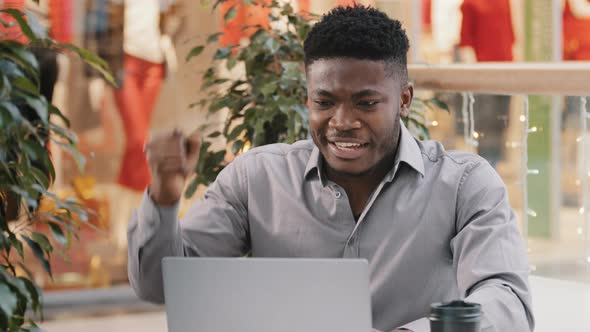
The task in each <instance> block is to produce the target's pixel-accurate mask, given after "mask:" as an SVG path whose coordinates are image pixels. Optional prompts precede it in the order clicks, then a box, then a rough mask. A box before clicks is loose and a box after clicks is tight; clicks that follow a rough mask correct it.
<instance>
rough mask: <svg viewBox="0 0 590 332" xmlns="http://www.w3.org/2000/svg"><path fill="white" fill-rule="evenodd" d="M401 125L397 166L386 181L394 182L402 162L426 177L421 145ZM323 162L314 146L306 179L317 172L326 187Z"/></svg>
mask: <svg viewBox="0 0 590 332" xmlns="http://www.w3.org/2000/svg"><path fill="white" fill-rule="evenodd" d="M400 123H401V135H400V141H399V145H398V148H397V155H396V157H395V165H394V167H393V169H392V170H391V171H389V172H388V173H387V175H385V181H392V180H393V177H394V176H395V173H396V170H397V168H398V166H399V164H400V162H404V163H406V164H408V165H409V166H410V167H412V168H413V169H414V170H416V171H417V172H418V173H420V174H421V175H422V176H424V160H422V150H421V148H420V145H419V144H418V142H417V141H416V139H415V138H414V136H412V134H411V133H410V131H409V130H408V129H407V128H406V126H405V125H404V124H403V122H402V121H400ZM322 162H323V158H322V155H321V153H320V150H319V149H318V147H317V146H316V145H315V144H314V146H313V150H312V151H311V155H310V156H309V160H308V161H307V166H306V167H305V173H304V177H305V179H307V177H308V176H309V174H311V173H312V172H313V171H315V172H316V173H315V174H317V176H318V178H319V179H320V181H321V182H322V185H324V186H325V185H326V181H325V177H324V176H323V172H322Z"/></svg>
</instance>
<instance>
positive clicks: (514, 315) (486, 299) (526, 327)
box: [465, 279, 533, 332]
mask: <svg viewBox="0 0 590 332" xmlns="http://www.w3.org/2000/svg"><path fill="white" fill-rule="evenodd" d="M465 301H468V302H475V303H479V304H481V307H482V312H483V316H482V322H481V331H482V332H488V331H489V332H491V331H514V332H528V331H532V330H533V329H532V317H531V316H530V314H529V313H528V312H527V310H526V307H525V304H524V303H523V302H522V301H521V300H520V298H519V297H518V296H517V295H516V293H515V290H513V289H512V288H511V287H509V286H507V285H506V284H505V283H504V282H503V280H501V279H491V280H488V281H487V282H486V283H485V284H484V285H483V286H480V287H479V288H477V289H476V290H475V291H474V292H472V293H471V294H470V295H469V296H468V297H467V298H466V299H465Z"/></svg>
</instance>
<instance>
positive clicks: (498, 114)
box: [459, 0, 515, 167]
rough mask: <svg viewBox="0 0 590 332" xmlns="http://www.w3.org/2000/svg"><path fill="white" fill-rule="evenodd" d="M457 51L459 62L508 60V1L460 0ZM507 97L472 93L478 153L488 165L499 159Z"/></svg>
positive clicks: (510, 44) (511, 36) (510, 55)
mask: <svg viewBox="0 0 590 332" xmlns="http://www.w3.org/2000/svg"><path fill="white" fill-rule="evenodd" d="M461 13H462V20H461V33H460V40H459V47H460V49H459V52H460V57H461V60H462V61H463V62H468V63H469V62H476V61H478V62H483V61H512V59H513V50H512V47H513V44H514V40H515V36H514V28H513V23H512V13H511V7H510V0H494V1H489V0H464V1H463V4H462V5H461ZM509 110H510V97H509V96H494V95H478V96H475V104H474V111H475V112H474V121H475V131H476V132H477V133H478V134H479V136H480V137H481V139H480V140H479V145H478V151H477V152H478V153H479V154H480V155H481V156H482V157H484V158H486V159H487V160H488V161H489V162H490V164H491V165H492V166H494V167H495V166H496V164H497V163H498V162H499V161H500V160H501V159H502V158H503V154H504V146H505V131H506V130H505V129H506V127H507V126H508V118H509V116H508V112H509Z"/></svg>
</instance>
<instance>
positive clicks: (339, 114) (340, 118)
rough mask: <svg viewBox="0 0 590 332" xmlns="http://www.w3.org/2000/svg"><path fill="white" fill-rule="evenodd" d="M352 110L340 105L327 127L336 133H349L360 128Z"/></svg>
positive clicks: (359, 122) (359, 123)
mask: <svg viewBox="0 0 590 332" xmlns="http://www.w3.org/2000/svg"><path fill="white" fill-rule="evenodd" d="M355 113H356V112H355V111H354V109H351V108H348V107H346V105H344V104H342V105H340V106H339V107H338V108H336V110H335V112H334V115H332V117H331V118H330V122H329V123H328V125H329V126H330V127H331V128H334V129H336V130H338V131H349V130H354V129H360V128H361V121H360V120H359V119H358V118H357V117H356V114H355Z"/></svg>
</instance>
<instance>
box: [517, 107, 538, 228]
mask: <svg viewBox="0 0 590 332" xmlns="http://www.w3.org/2000/svg"><path fill="white" fill-rule="evenodd" d="M523 98H524V100H523V114H521V115H520V119H521V122H523V126H522V143H521V148H522V149H521V158H522V167H521V168H522V171H521V172H522V173H521V181H522V205H523V211H524V213H523V214H522V219H523V220H522V233H523V236H524V238H525V239H528V238H529V216H530V217H533V218H535V217H536V216H537V212H535V211H534V210H532V209H530V208H529V192H528V176H529V174H530V173H529V172H530V170H529V156H528V139H529V134H530V133H534V132H536V131H537V130H536V129H535V130H532V128H529V97H528V96H524V97H523ZM523 120H524V121H523ZM533 128H536V127H533ZM537 174H538V171H537Z"/></svg>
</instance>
